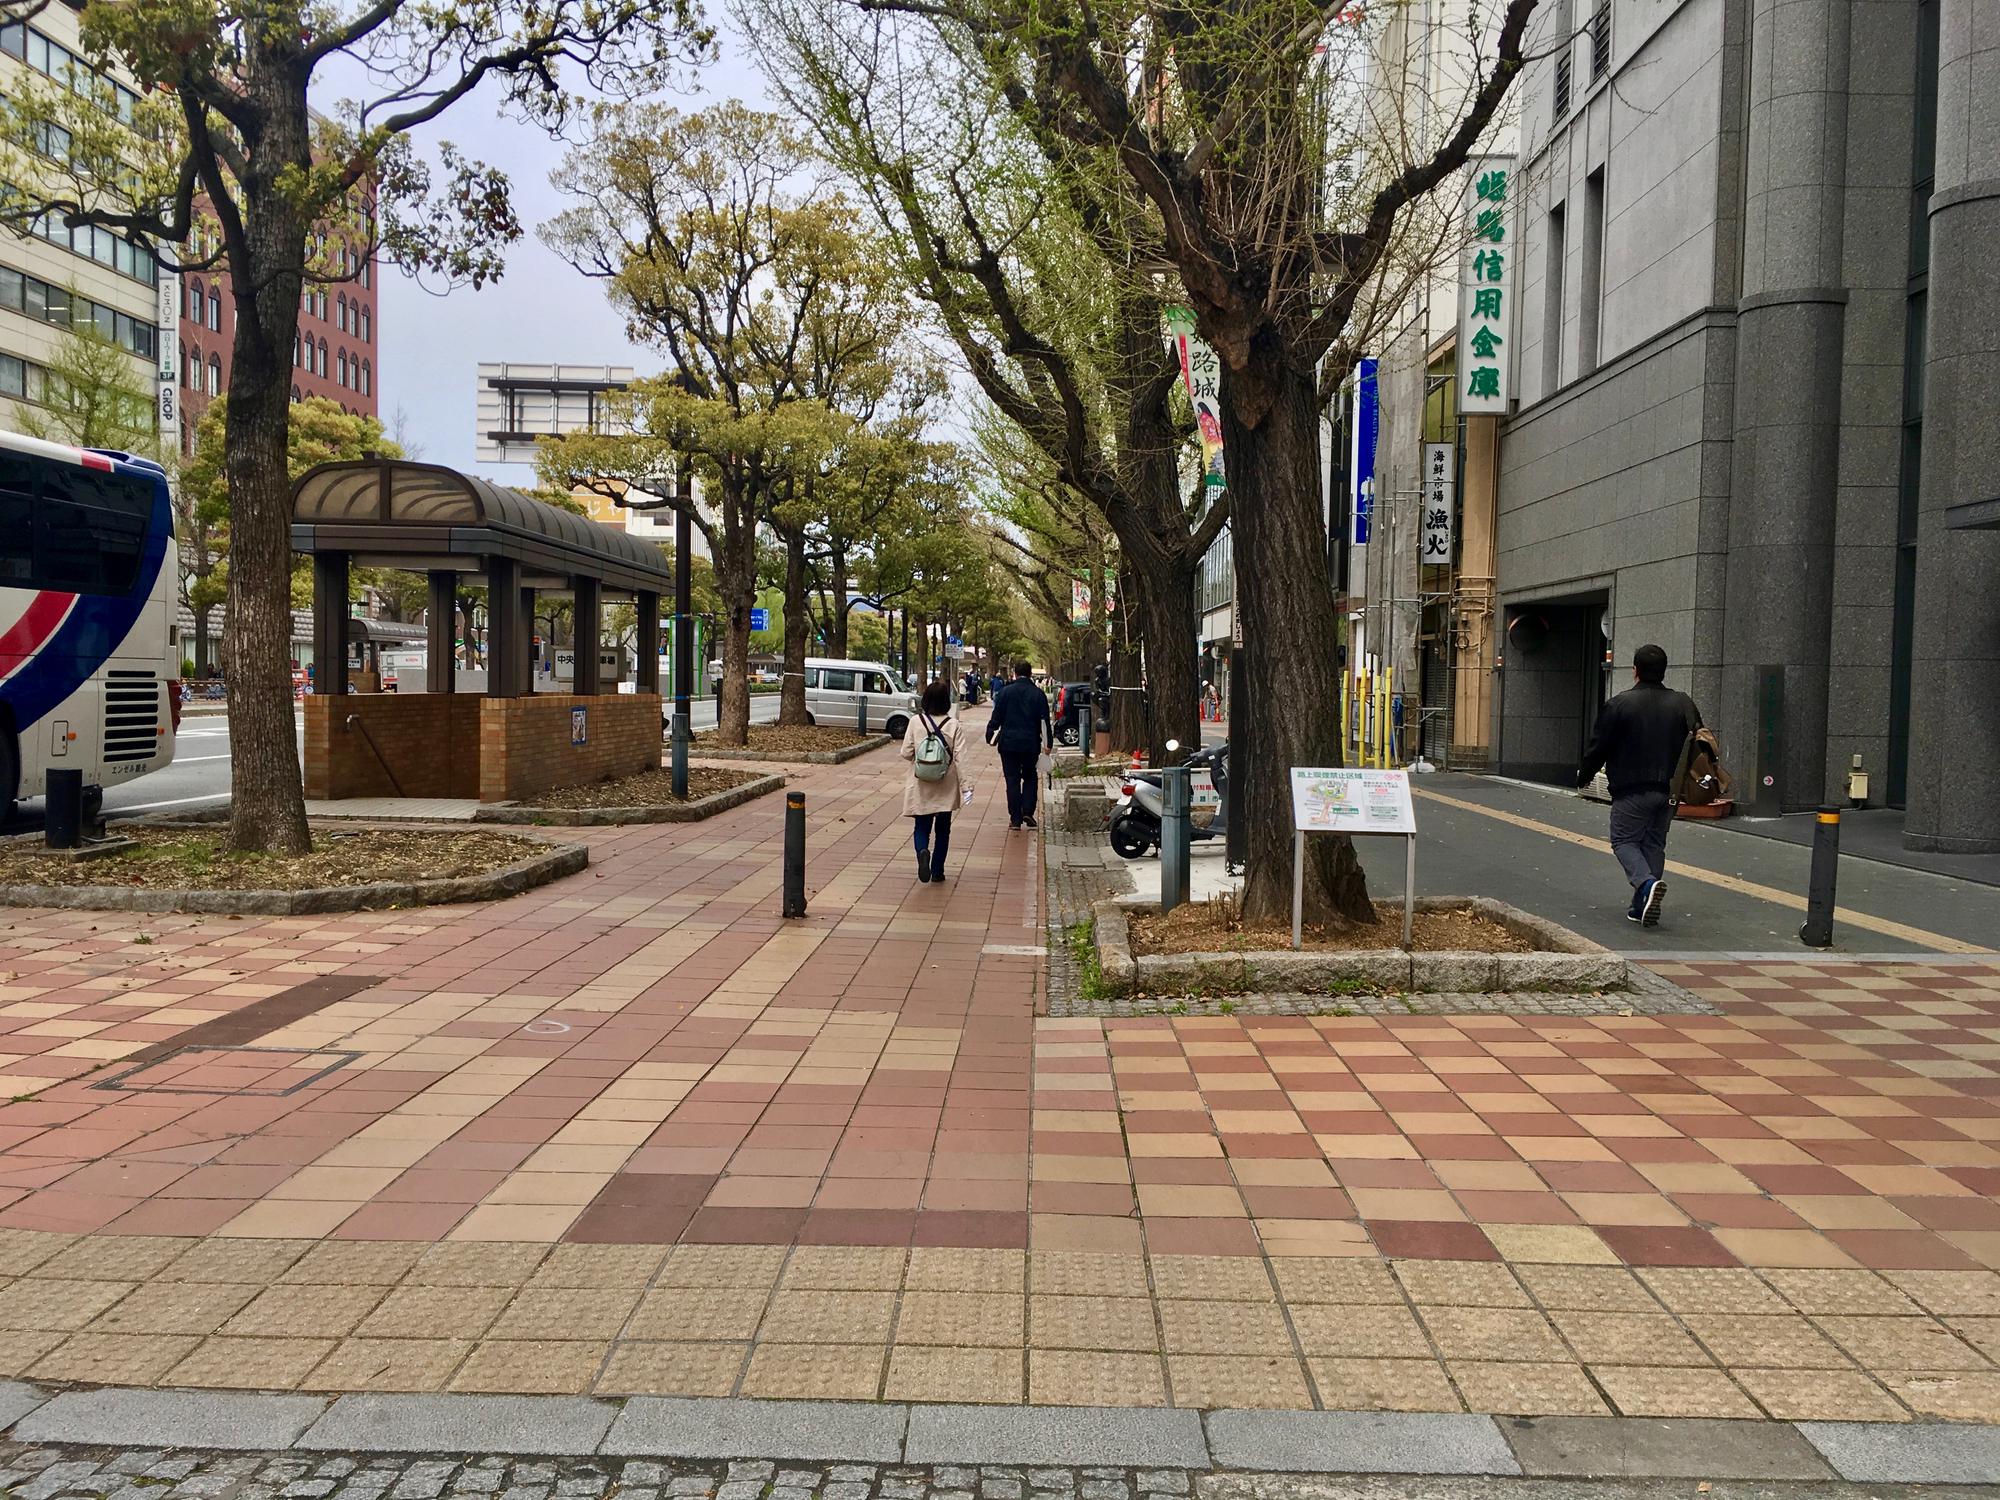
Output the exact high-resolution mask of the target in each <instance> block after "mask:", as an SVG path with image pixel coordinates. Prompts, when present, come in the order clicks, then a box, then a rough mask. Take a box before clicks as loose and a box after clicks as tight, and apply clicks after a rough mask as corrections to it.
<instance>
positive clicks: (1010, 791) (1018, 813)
mask: <svg viewBox="0 0 2000 1500" xmlns="http://www.w3.org/2000/svg"><path fill="white" fill-rule="evenodd" d="M986 743H987V744H989V745H993V744H997V745H998V746H999V747H1000V774H1001V776H1002V777H1004V778H1005V780H1006V783H1007V826H1008V827H1009V828H1033V827H1034V826H1035V794H1036V792H1037V790H1038V783H1039V779H1040V773H1039V771H1038V770H1037V768H1036V765H1035V762H1036V761H1037V760H1039V759H1040V758H1041V754H1042V749H1043V747H1044V746H1047V748H1049V749H1050V750H1053V749H1055V747H1056V728H1055V722H1054V719H1053V718H1052V717H1051V715H1050V713H1049V695H1048V694H1047V693H1045V692H1043V691H1042V690H1041V689H1040V688H1039V687H1037V686H1035V669H1034V668H1033V667H1032V666H1030V665H1029V664H1028V663H1027V662H1024V661H1023V662H1016V663H1015V664H1014V680H1013V681H1012V682H1010V683H1008V684H1007V685H1006V686H1005V687H1003V688H1001V689H1000V691H999V692H997V693H995V694H994V695H993V710H992V713H991V714H990V715H989V717H988V718H987V720H986Z"/></svg>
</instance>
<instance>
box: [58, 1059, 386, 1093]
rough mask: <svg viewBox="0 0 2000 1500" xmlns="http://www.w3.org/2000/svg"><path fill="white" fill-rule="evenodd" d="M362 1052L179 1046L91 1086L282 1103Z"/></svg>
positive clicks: (124, 1090)
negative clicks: (278, 1101)
mask: <svg viewBox="0 0 2000 1500" xmlns="http://www.w3.org/2000/svg"><path fill="white" fill-rule="evenodd" d="M359 1056H361V1054H360V1053H359V1052H331V1051H328V1052H319V1051H313V1050H311V1049H309V1048H305V1047H203V1046H192V1047H176V1048H175V1049H174V1050H173V1051H171V1052H169V1053H167V1054H166V1055H165V1056H164V1057H156V1058H154V1059H153V1060H152V1061H150V1062H142V1063H140V1064H139V1065H138V1066H137V1067H134V1068H127V1069H126V1070H125V1071H124V1072H123V1073H119V1074H116V1075H114V1076H113V1077H110V1078H106V1079H104V1080H103V1081H102V1082H100V1083H94V1084H92V1085H91V1087H92V1088H99V1089H112V1090H115V1091H117V1092H119V1093H126V1094H220V1095H229V1096H232V1097H235V1098H243V1099H282V1098H284V1097H285V1096H286V1095H287V1094H296V1093H297V1092H298V1091H299V1090H300V1089H302V1088H305V1087H306V1086H307V1085H308V1084H313V1083H317V1082H318V1081H319V1080H320V1079H322V1078H324V1077H326V1076H327V1075H328V1074H329V1073H333V1072H337V1071H338V1070H339V1069H341V1068H344V1067H346V1066H347V1065H348V1064H349V1063H351V1062H353V1061H354V1060H355V1059H356V1058H358V1057H359Z"/></svg>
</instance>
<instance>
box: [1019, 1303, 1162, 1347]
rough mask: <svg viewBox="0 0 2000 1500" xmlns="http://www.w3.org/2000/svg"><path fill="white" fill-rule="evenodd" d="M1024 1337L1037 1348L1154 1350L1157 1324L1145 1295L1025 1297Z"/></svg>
mask: <svg viewBox="0 0 2000 1500" xmlns="http://www.w3.org/2000/svg"><path fill="white" fill-rule="evenodd" d="M1028 1339H1029V1342H1030V1343H1031V1344H1032V1345H1033V1346H1034V1347H1035V1348H1037V1349H1098V1350H1129V1351H1133V1352H1141V1351H1150V1350H1156V1349H1158V1348H1159V1347H1160V1331H1159V1325H1158V1323H1157V1321H1156V1320H1155V1317H1154V1312H1153V1303H1152V1301H1151V1299H1149V1298H1145V1297H1042V1296H1037V1297H1033V1298H1031V1299H1029V1308H1028Z"/></svg>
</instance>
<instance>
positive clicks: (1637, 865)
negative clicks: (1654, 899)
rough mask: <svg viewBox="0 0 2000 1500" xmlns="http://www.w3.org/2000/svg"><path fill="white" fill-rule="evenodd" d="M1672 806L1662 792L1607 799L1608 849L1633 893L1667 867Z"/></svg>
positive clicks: (1672, 813)
mask: <svg viewBox="0 0 2000 1500" xmlns="http://www.w3.org/2000/svg"><path fill="white" fill-rule="evenodd" d="M1673 826H1674V805H1673V803H1672V802H1670V801H1668V800H1667V794H1666V793H1665V792H1627V793H1626V794H1625V795H1624V796H1622V797H1613V798H1612V799H1611V852H1612V853H1613V854H1615V855H1617V856H1618V863H1619V864H1621V865H1623V866H1624V867H1625V878H1626V879H1627V880H1629V881H1631V882H1632V889H1633V891H1634V892H1636V891H1637V890H1638V889H1639V887H1640V886H1642V885H1644V884H1645V883H1646V882H1647V881H1649V880H1658V879H1659V878H1660V877H1661V876H1662V875H1664V874H1665V873H1666V870H1667V830H1668V829H1670V828H1672V827H1673Z"/></svg>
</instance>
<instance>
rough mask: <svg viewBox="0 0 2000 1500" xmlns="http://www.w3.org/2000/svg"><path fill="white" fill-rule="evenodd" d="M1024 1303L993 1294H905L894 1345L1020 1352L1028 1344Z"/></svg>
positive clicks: (1007, 1295)
mask: <svg viewBox="0 0 2000 1500" xmlns="http://www.w3.org/2000/svg"><path fill="white" fill-rule="evenodd" d="M1026 1320H1027V1303H1026V1299H1025V1298H1022V1297H1020V1296H1016V1295H1012V1294H1003V1293H993V1292H904V1293H903V1301H902V1307H901V1309H900V1310H899V1311H898V1313H897V1315H896V1342H897V1343H899V1344H917V1345H931V1346H937V1347H944V1348H958V1347H967V1346H986V1347H995V1348H1011V1349H1019V1348H1021V1347H1022V1346H1023V1345H1025V1344H1026V1342H1027V1321H1026Z"/></svg>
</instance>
